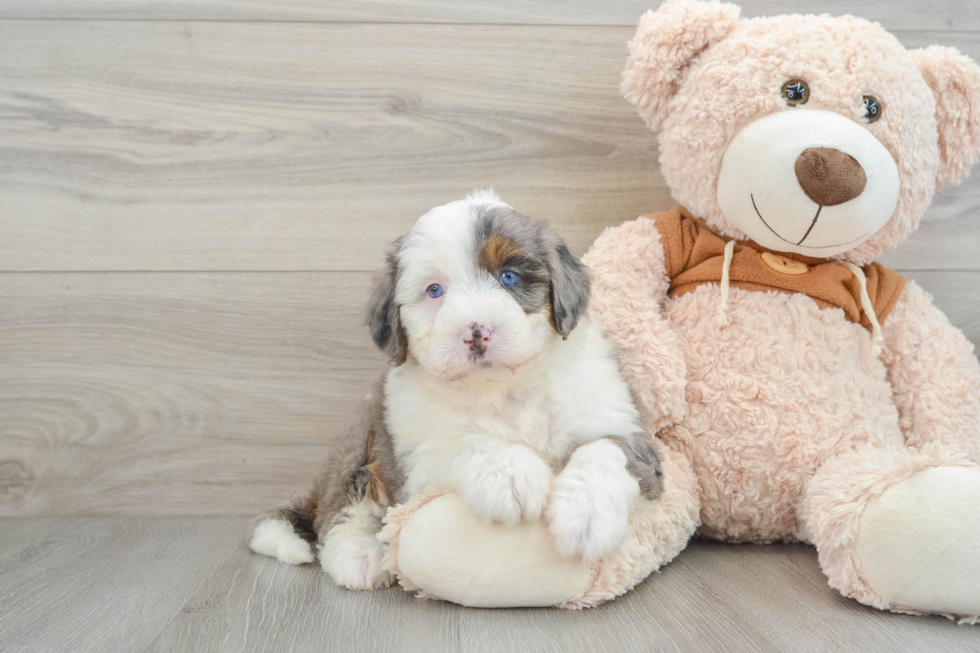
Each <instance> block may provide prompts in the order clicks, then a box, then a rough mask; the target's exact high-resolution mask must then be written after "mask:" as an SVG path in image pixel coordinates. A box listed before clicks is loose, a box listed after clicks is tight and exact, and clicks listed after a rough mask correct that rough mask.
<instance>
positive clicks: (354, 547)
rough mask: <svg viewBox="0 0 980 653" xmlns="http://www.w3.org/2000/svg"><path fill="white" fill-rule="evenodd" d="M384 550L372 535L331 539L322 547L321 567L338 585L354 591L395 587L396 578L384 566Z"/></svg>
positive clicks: (335, 536)
mask: <svg viewBox="0 0 980 653" xmlns="http://www.w3.org/2000/svg"><path fill="white" fill-rule="evenodd" d="M383 557H384V549H383V547H382V545H381V543H380V542H378V541H377V540H376V539H375V538H374V536H373V535H370V534H368V533H356V534H349V533H337V534H331V535H328V536H327V540H326V542H325V543H324V545H323V546H322V547H321V548H320V566H321V567H323V571H325V572H327V574H329V575H330V578H332V579H333V581H334V582H335V583H337V584H338V585H340V586H341V587H346V588H347V589H350V590H374V589H382V588H384V587H391V585H392V584H393V583H394V582H395V578H394V576H392V575H391V574H390V573H388V572H387V571H385V570H384V569H383V568H382V567H381V559H382V558H383Z"/></svg>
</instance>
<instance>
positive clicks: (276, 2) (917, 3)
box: [0, 0, 980, 30]
mask: <svg viewBox="0 0 980 653" xmlns="http://www.w3.org/2000/svg"><path fill="white" fill-rule="evenodd" d="M659 4H660V0H603V1H602V2H595V1H593V0H536V1H535V2H526V1H525V0H496V1H495V2H485V3H481V2H458V1H455V0H355V1H347V2H317V1H316V0H237V1H236V2H227V1H222V0H0V18H48V19H55V18H74V19H103V20H133V19H137V20H211V21H317V22H372V23H464V24H472V23H502V24H541V25H629V26H632V25H636V22H637V20H638V19H639V17H640V14H642V13H643V12H644V11H646V10H648V9H652V8H655V7H656V6H657V5H659ZM736 4H738V5H739V6H740V7H741V8H742V15H743V16H746V17H751V16H768V15H775V14H784V13H811V14H823V13H829V14H834V15H841V14H857V15H859V16H861V17H862V18H867V19H869V20H875V21H878V22H880V23H881V24H882V25H884V26H885V27H886V28H888V29H909V30H923V29H929V30H977V29H980V12H978V11H977V7H976V4H975V3H974V2H972V0H944V1H943V2H922V1H921V0H895V1H893V2H887V1H885V0H864V1H862V2H859V3H858V2H853V1H852V2H848V1H847V0H740V1H739V2H737V3H736Z"/></svg>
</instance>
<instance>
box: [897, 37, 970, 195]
mask: <svg viewBox="0 0 980 653" xmlns="http://www.w3.org/2000/svg"><path fill="white" fill-rule="evenodd" d="M910 53H911V55H912V58H913V59H914V60H915V65H916V66H918V68H919V72H921V73H922V77H923V78H924V79H925V80H926V84H928V85H929V88H930V89H932V94H933V95H935V96H936V125H937V126H938V127H939V174H938V175H937V178H936V188H937V189H938V188H942V187H943V186H950V185H956V184H958V183H960V182H961V181H962V180H963V178H964V177H966V176H967V174H969V172H970V166H971V165H973V164H974V163H976V161H977V157H980V67H978V66H977V64H976V63H975V62H974V61H973V60H972V59H970V58H969V57H967V56H966V55H964V54H960V52H959V51H958V50H956V49H955V48H946V47H942V46H939V45H932V46H929V47H928V48H922V49H921V50H911V51H910Z"/></svg>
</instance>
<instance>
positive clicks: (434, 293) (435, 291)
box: [425, 283, 445, 298]
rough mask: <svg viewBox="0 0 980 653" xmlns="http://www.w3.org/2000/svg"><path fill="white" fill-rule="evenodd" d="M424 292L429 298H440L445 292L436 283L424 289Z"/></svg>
mask: <svg viewBox="0 0 980 653" xmlns="http://www.w3.org/2000/svg"><path fill="white" fill-rule="evenodd" d="M425 292H427V293H429V297H433V298H434V297H442V293H444V292H445V291H444V290H443V289H442V286H440V285H439V284H437V283H434V284H432V285H431V286H429V287H428V288H426V289H425Z"/></svg>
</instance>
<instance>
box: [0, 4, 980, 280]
mask: <svg viewBox="0 0 980 653" xmlns="http://www.w3.org/2000/svg"><path fill="white" fill-rule="evenodd" d="M631 32H632V30H631V28H627V27H586V26H581V27H543V26H537V27H535V26H481V25H468V26H458V25H410V26H406V25H328V24H324V25H319V24H281V23H278V24H267V23H244V24H243V23H207V22H205V23H184V22H156V23H146V22H84V21H83V22H79V21H0V205H2V206H3V207H4V209H3V210H2V211H0V233H2V234H3V238H0V269H3V270H17V271H28V270H35V271H40V270H351V271H353V270H361V271H363V270H371V269H373V268H374V267H375V266H376V265H377V261H379V260H380V257H381V255H382V252H383V251H384V249H385V247H386V245H387V243H389V242H390V241H391V240H393V239H394V238H395V237H397V236H398V235H400V234H401V233H403V232H404V231H405V230H406V229H407V228H408V227H409V226H410V225H411V224H412V223H413V222H414V220H415V219H416V218H417V217H418V216H419V215H421V214H422V213H424V212H425V211H427V210H428V209H429V208H431V207H433V206H435V205H438V204H442V203H444V202H446V201H451V200H453V199H457V198H459V197H461V196H463V195H464V194H465V193H467V192H469V191H470V190H471V189H473V188H474V187H478V186H494V187H496V188H497V189H498V190H499V191H500V192H501V194H502V196H503V197H504V198H505V199H506V200H507V201H509V202H510V203H511V204H513V205H514V206H516V207H517V208H519V209H520V210H522V211H524V212H525V213H529V214H531V215H536V216H539V217H543V218H547V219H549V220H550V221H552V222H553V223H554V224H555V225H556V227H558V229H559V230H560V231H561V232H562V233H563V234H564V235H565V237H566V238H567V239H568V241H569V244H570V245H571V248H572V250H573V251H574V252H577V253H581V252H583V251H585V249H586V248H587V247H588V245H589V244H590V243H591V242H592V241H593V239H594V238H595V237H596V236H597V235H598V234H599V233H600V232H601V230H602V229H603V227H605V226H609V225H615V224H619V223H621V222H622V221H624V220H627V219H631V218H633V217H635V216H637V215H639V214H641V213H647V212H651V211H655V210H663V209H665V208H669V207H671V206H673V202H672V201H671V200H670V193H669V191H668V189H667V188H666V186H665V185H664V182H663V180H662V178H661V176H660V173H659V166H658V162H657V155H656V148H657V145H656V135H655V134H654V133H652V132H651V131H650V130H648V129H646V127H644V125H643V124H642V122H641V121H640V119H639V118H638V117H637V116H636V114H635V112H634V111H633V109H632V108H631V107H630V106H629V105H628V104H627V103H626V101H625V100H623V99H622V98H621V97H620V94H619V90H618V88H617V85H618V81H619V74H620V70H621V68H622V65H623V62H624V58H625V46H624V43H625V41H626V39H627V38H629V35H630V33H631ZM899 36H900V37H901V38H903V39H905V40H907V42H908V43H909V44H910V45H916V46H918V45H922V44H925V43H930V42H934V41H939V42H945V43H948V44H952V45H957V46H959V47H960V48H961V49H963V50H964V51H965V52H967V53H969V54H972V55H973V56H974V57H976V58H980V37H978V36H977V35H976V34H972V33H966V34H964V33H948V34H945V33H933V32H930V33H926V34H923V33H919V32H912V33H899ZM447 53H451V55H447ZM978 211H980V175H974V177H972V178H971V179H970V180H968V181H967V182H966V183H965V184H964V185H962V186H960V187H958V188H955V189H950V190H949V191H946V192H945V193H944V194H943V195H942V196H941V197H940V198H939V199H937V202H936V205H935V207H934V208H933V210H932V211H930V214H929V217H930V219H929V220H927V222H926V224H925V225H924V226H923V228H922V230H921V231H920V232H918V233H916V234H913V235H912V237H911V238H910V239H909V241H908V242H907V243H906V244H905V245H903V247H902V249H901V250H900V251H898V252H896V253H894V254H893V255H891V256H890V257H889V258H888V259H886V262H887V263H889V264H890V265H893V266H896V267H901V268H905V269H971V270H973V269H980V259H978V257H977V256H976V255H975V253H976V251H978V249H980V220H978V219H977V217H976V216H977V214H978ZM933 218H936V219H933Z"/></svg>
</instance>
